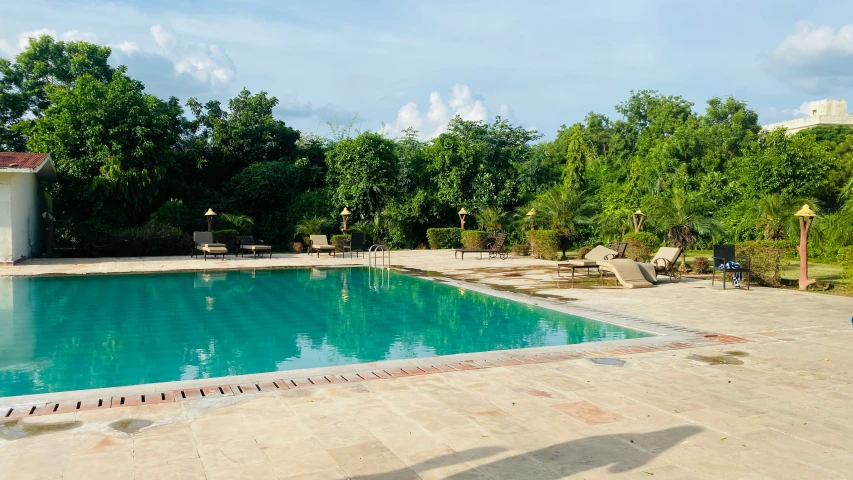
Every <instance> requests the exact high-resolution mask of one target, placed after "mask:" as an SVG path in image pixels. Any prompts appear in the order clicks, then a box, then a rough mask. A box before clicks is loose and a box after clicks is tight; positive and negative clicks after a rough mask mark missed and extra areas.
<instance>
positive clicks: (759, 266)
mask: <svg viewBox="0 0 853 480" xmlns="http://www.w3.org/2000/svg"><path fill="white" fill-rule="evenodd" d="M789 248H790V247H789V245H787V244H786V243H784V242H774V241H770V240H758V241H752V242H743V243H738V244H737V245H736V246H735V253H736V254H737V256H738V257H740V256H741V255H745V256H747V257H749V268H750V272H751V277H750V279H751V280H752V281H753V282H755V283H758V284H760V285H766V286H768V287H779V286H781V285H782V258H784V256H785V252H786V250H788V249H789ZM744 266H746V265H744ZM745 279H746V278H744V280H745Z"/></svg>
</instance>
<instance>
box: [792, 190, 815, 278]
mask: <svg viewBox="0 0 853 480" xmlns="http://www.w3.org/2000/svg"><path fill="white" fill-rule="evenodd" d="M794 215H795V216H797V217H800V246H799V247H797V251H798V252H800V290H805V289H807V288H808V287H809V285H811V284H813V283H815V279H813V278H811V279H810V278H809V227H811V226H812V220H814V217H816V216H817V214H816V213H814V211H813V210H812V209H811V208H810V207H809V205H808V204H805V205H803V208H801V209H800V211H799V212H797V213H795V214H794Z"/></svg>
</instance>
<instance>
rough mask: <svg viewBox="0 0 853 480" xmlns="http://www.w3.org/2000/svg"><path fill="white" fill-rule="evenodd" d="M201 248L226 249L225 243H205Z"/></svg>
mask: <svg viewBox="0 0 853 480" xmlns="http://www.w3.org/2000/svg"><path fill="white" fill-rule="evenodd" d="M199 246H200V247H225V244H224V243H203V244H201V245H199Z"/></svg>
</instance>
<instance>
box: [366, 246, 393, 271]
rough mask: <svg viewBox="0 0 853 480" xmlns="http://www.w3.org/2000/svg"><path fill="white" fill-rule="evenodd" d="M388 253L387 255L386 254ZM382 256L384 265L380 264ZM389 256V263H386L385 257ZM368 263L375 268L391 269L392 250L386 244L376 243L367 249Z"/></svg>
mask: <svg viewBox="0 0 853 480" xmlns="http://www.w3.org/2000/svg"><path fill="white" fill-rule="evenodd" d="M386 253H387V255H386ZM380 257H381V258H382V267H380V266H379V258H380ZM386 257H387V258H388V264H387V265H386V264H385V258H386ZM367 265H368V266H371V267H374V268H382V269H383V270H391V250H388V249H387V248H385V245H382V244H379V243H377V244H375V245H372V246H371V247H370V249H369V250H368V251H367Z"/></svg>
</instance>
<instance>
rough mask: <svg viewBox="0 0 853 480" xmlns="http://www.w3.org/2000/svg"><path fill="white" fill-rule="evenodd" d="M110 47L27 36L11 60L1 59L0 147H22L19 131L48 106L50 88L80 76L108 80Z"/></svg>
mask: <svg viewBox="0 0 853 480" xmlns="http://www.w3.org/2000/svg"><path fill="white" fill-rule="evenodd" d="M109 56H110V48H109V47H101V46H98V45H92V44H90V43H86V42H61V41H57V40H54V39H53V38H52V37H50V36H48V35H43V36H41V37H39V38H30V40H29V44H28V45H27V48H26V49H24V51H23V52H21V53H20V54H18V56H17V57H16V58H15V61H14V62H11V61H9V60H7V59H5V58H0V150H13V151H14V150H23V149H24V148H25V143H26V137H25V136H24V135H23V133H22V130H23V129H25V128H26V126H27V125H29V124H30V123H31V122H32V121H33V120H35V119H38V118H41V116H42V115H43V114H44V111H45V110H47V108H48V107H49V106H50V99H49V94H48V92H49V90H50V88H51V87H63V88H72V87H73V86H74V85H75V83H76V82H77V80H78V79H79V78H81V77H82V76H83V75H90V76H92V77H93V78H94V79H96V80H98V81H100V82H104V83H106V82H109V81H110V78H111V77H112V74H113V72H114V69H113V68H112V67H110V65H109V64H108V63H107V60H108V58H109Z"/></svg>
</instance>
